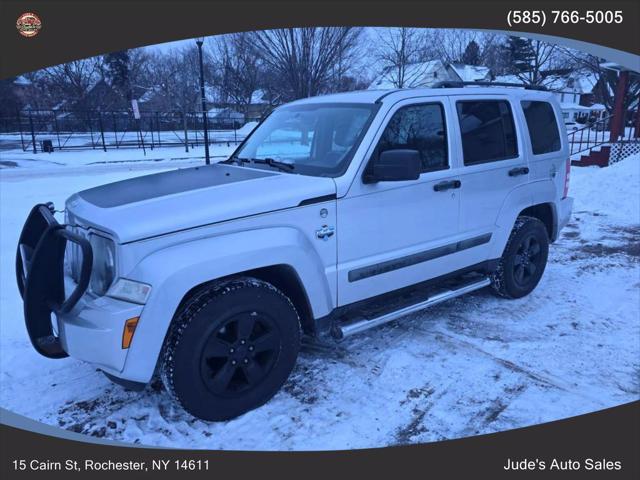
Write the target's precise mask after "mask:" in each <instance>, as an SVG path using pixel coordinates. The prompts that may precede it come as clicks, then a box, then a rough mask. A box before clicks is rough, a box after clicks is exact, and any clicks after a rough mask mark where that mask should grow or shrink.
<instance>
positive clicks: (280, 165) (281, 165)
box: [251, 157, 296, 172]
mask: <svg viewBox="0 0 640 480" xmlns="http://www.w3.org/2000/svg"><path fill="white" fill-rule="evenodd" d="M251 161H252V162H253V163H264V164H265V165H269V166H270V167H274V168H277V169H278V170H280V171H283V172H290V171H291V170H293V169H294V168H296V166H295V165H294V164H293V163H287V162H281V161H280V160H275V159H273V158H268V157H267V158H252V159H251Z"/></svg>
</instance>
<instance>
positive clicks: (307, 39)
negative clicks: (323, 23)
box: [250, 27, 361, 100]
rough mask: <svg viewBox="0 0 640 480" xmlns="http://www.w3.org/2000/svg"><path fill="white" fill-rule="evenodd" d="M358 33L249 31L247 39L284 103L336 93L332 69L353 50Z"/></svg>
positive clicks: (342, 30)
mask: <svg viewBox="0 0 640 480" xmlns="http://www.w3.org/2000/svg"><path fill="white" fill-rule="evenodd" d="M360 33H361V29H359V28H352V27H309V28H286V29H278V30H268V31H261V32H251V33H250V39H251V42H252V44H253V45H254V48H255V49H256V51H257V53H258V55H259V56H260V58H261V59H262V61H263V62H264V65H265V67H266V68H267V69H269V70H270V72H271V76H272V78H273V81H274V82H277V84H278V85H279V86H280V88H281V90H282V93H283V100H290V99H296V98H304V97H311V96H313V95H318V94H320V93H325V92H330V91H335V89H336V88H335V84H332V81H334V80H335V77H334V75H335V73H336V70H335V68H334V67H335V65H336V63H337V62H338V61H339V60H340V59H342V61H343V62H344V60H345V58H346V57H347V56H348V55H349V53H350V52H351V51H352V50H353V49H354V47H355V45H356V43H357V40H358V37H359V36H360ZM345 65H346V63H345Z"/></svg>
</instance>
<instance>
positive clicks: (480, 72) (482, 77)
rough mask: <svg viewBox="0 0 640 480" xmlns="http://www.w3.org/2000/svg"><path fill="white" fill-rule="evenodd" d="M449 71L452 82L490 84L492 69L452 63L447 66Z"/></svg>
mask: <svg viewBox="0 0 640 480" xmlns="http://www.w3.org/2000/svg"><path fill="white" fill-rule="evenodd" d="M447 71H448V72H449V76H450V77H451V80H457V81H461V82H490V81H491V69H490V68H489V67H483V66H481V65H465V64H464V63H457V62H452V63H449V64H448V65H447Z"/></svg>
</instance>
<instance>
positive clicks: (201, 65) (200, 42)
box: [196, 37, 211, 165]
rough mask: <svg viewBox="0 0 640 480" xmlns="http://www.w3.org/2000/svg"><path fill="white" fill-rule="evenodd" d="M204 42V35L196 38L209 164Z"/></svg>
mask: <svg viewBox="0 0 640 480" xmlns="http://www.w3.org/2000/svg"><path fill="white" fill-rule="evenodd" d="M203 43H204V37H200V38H198V39H197V40H196V44H197V45H198V56H199V59H200V95H201V96H202V125H203V127H204V158H205V163H206V164H207V165H209V164H210V163H211V162H210V159H209V124H208V120H207V99H206V96H205V94H204V65H203V63H202V44H203Z"/></svg>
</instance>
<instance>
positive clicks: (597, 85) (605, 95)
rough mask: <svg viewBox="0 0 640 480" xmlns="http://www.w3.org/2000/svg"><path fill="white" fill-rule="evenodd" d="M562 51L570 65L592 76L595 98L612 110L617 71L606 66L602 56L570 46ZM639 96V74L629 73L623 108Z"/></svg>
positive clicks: (627, 106) (626, 107) (609, 110)
mask: <svg viewBox="0 0 640 480" xmlns="http://www.w3.org/2000/svg"><path fill="white" fill-rule="evenodd" d="M562 53H563V54H564V56H565V57H566V58H568V59H569V61H570V63H571V66H572V67H573V68H574V69H575V70H578V71H582V72H584V73H585V74H590V75H592V76H593V86H594V91H593V93H594V94H595V97H596V100H597V101H599V102H602V104H603V105H604V106H605V108H606V109H607V112H609V113H612V112H613V106H614V96H615V92H616V87H617V85H618V75H619V74H618V72H616V71H615V70H612V69H610V68H606V67H607V65H606V63H605V62H606V61H605V60H604V59H603V58H600V57H597V56H595V55H591V54H588V53H583V52H579V51H576V50H573V49H571V48H566V47H563V48H562ZM639 96H640V75H639V74H637V73H635V74H631V75H630V78H629V85H628V88H627V92H626V95H625V98H624V101H623V104H624V108H625V110H626V109H628V108H629V105H630V104H631V103H632V102H633V101H634V100H635V99H637V98H638V97H639Z"/></svg>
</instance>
